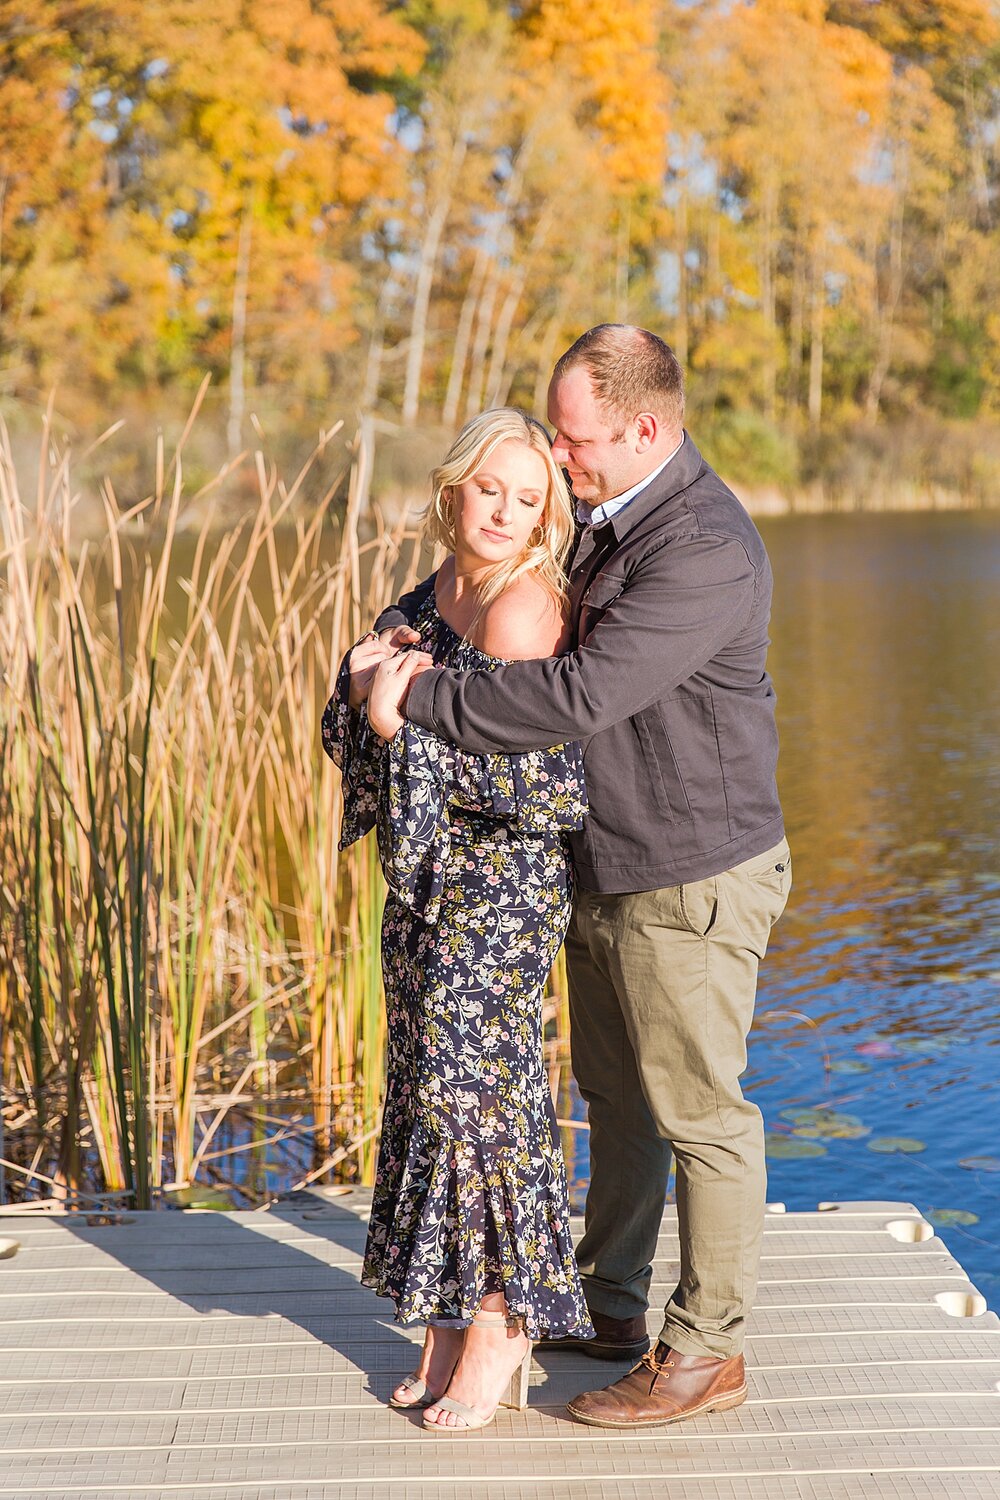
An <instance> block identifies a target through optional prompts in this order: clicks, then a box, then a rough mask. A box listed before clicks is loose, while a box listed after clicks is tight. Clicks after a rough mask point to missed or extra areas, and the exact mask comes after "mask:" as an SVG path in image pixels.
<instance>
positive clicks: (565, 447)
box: [552, 432, 570, 468]
mask: <svg viewBox="0 0 1000 1500" xmlns="http://www.w3.org/2000/svg"><path fill="white" fill-rule="evenodd" d="M569 448H570V445H569V443H568V442H567V441H566V439H565V438H564V437H563V435H562V433H561V432H557V433H556V435H555V437H554V438H553V439H552V457H553V458H554V459H555V461H556V463H557V464H559V466H560V468H561V467H563V466H564V465H565V464H568V463H569Z"/></svg>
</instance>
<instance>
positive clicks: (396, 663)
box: [368, 651, 434, 740]
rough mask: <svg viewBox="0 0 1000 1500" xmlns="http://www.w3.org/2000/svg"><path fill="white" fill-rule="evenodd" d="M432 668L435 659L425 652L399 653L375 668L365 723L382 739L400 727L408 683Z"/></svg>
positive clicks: (391, 734) (387, 738)
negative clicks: (366, 721)
mask: <svg viewBox="0 0 1000 1500" xmlns="http://www.w3.org/2000/svg"><path fill="white" fill-rule="evenodd" d="M433 667H434V660H433V658H432V657H430V656H428V654H427V652H426V651H403V652H399V653H397V654H396V655H395V656H387V657H386V658H385V659H384V660H383V661H382V662H380V663H379V665H378V666H377V667H376V669H375V674H374V678H373V680H372V684H371V688H370V689H369V692H368V722H369V724H370V725H371V726H372V728H373V729H374V731H375V733H376V734H378V735H381V737H382V739H384V740H391V739H392V738H393V736H394V735H396V734H397V733H398V731H399V730H400V729H401V728H402V727H403V712H402V709H403V704H404V702H405V701H406V694H407V692H408V691H409V687H410V683H411V682H412V681H413V679H414V677H419V676H420V673H421V672H428V671H432V670H433Z"/></svg>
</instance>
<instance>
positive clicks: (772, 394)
mask: <svg viewBox="0 0 1000 1500" xmlns="http://www.w3.org/2000/svg"><path fill="white" fill-rule="evenodd" d="M777 198H778V190H777V186H776V184H775V181H774V178H773V177H771V176H769V177H768V179H767V181H766V182H765V184H764V201H763V205H762V211H761V246H760V301H761V307H762V309H763V312H764V324H765V327H766V328H767V333H768V347H767V353H766V354H765V356H764V371H763V375H764V391H763V395H764V410H765V412H766V413H767V416H768V417H769V418H770V420H771V421H772V422H773V421H774V418H775V403H776V395H777V385H778V370H777V364H776V361H775V343H776V323H777V316H776V305H777V291H776V285H775V282H776V277H775V261H776V257H775V249H774V242H775V228H774V225H775V219H776V217H777Z"/></svg>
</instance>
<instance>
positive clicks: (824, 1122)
mask: <svg viewBox="0 0 1000 1500" xmlns="http://www.w3.org/2000/svg"><path fill="white" fill-rule="evenodd" d="M781 1118H782V1119H783V1120H789V1121H791V1123H792V1125H793V1126H794V1127H795V1128H794V1130H793V1132H792V1134H793V1135H798V1136H804V1137H805V1138H806V1139H807V1140H816V1139H818V1138H819V1137H822V1136H826V1137H828V1138H829V1139H830V1140H839V1141H856V1140H858V1139H860V1137H861V1136H865V1135H871V1130H870V1129H869V1127H868V1126H867V1125H865V1124H864V1122H863V1121H862V1120H859V1119H858V1117H857V1115H844V1114H840V1113H839V1111H837V1110H835V1109H783V1110H782V1111H781Z"/></svg>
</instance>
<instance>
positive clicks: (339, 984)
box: [0, 393, 418, 1208]
mask: <svg viewBox="0 0 1000 1500" xmlns="http://www.w3.org/2000/svg"><path fill="white" fill-rule="evenodd" d="M202 394H203V393H202ZM198 404H199V403H198V402H196V403H195V408H194V410H193V411H192V414H191V418H190V420H189V422H188V425H187V427H186V429H185V432H184V434H183V435H182V437H181V439H180V442H179V443H178V446H177V449H176V451H175V452H174V453H173V454H172V455H170V456H169V457H168V456H167V454H166V453H165V452H164V450H163V445H162V442H161V443H160V444H159V445H158V448H157V453H156V459H155V476H156V477H155V484H154V486H153V489H152V492H151V493H150V494H149V495H148V496H147V497H146V498H144V499H143V500H141V501H140V502H139V503H137V504H133V505H130V506H128V507H123V506H122V505H121V504H120V503H119V501H118V498H117V496H116V494H115V492H114V488H113V486H112V485H111V483H110V482H107V481H106V482H105V483H104V484H103V485H102V488H101V502H102V509H103V518H104V520H103V529H102V531H101V534H100V536H99V538H98V539H96V540H94V539H93V538H91V539H90V540H89V541H88V542H86V543H85V544H84V545H83V546H82V548H80V547H77V548H76V550H74V545H73V528H72V525H71V522H72V518H73V513H74V507H75V505H76V503H77V494H76V489H75V482H74V467H73V462H72V460H71V456H70V454H69V453H68V452H66V451H62V450H60V449H59V448H58V447H57V445H56V443H55V441H54V439H53V436H52V430H51V425H50V424H49V423H46V425H45V430H44V431H43V434H42V441H41V451H40V455H39V463H38V478H37V482H36V483H35V484H33V486H32V492H31V494H26V493H25V492H24V489H23V488H22V485H21V483H20V481H19V476H18V472H17V469H16V467H15V463H14V459H13V455H12V451H11V444H10V441H9V437H8V434H7V432H6V430H4V429H2V428H0V524H2V553H0V672H2V676H0V1025H2V1048H0V1068H2V1081H3V1093H4V1099H3V1116H4V1125H5V1139H6V1149H5V1150H3V1149H0V1156H2V1157H3V1161H4V1171H5V1173H6V1180H7V1186H8V1193H9V1195H10V1196H13V1197H24V1196H31V1195H33V1194H42V1195H53V1196H59V1197H63V1198H66V1199H76V1200H79V1201H85V1200H86V1199H87V1197H88V1195H95V1196H98V1197H102V1196H107V1195H114V1194H118V1195H119V1196H121V1197H122V1198H123V1199H125V1200H126V1201H128V1202H129V1203H131V1204H132V1205H133V1206H135V1207H140V1208H141V1207H147V1206H150V1205H151V1203H152V1202H153V1201H154V1199H155V1198H156V1196H157V1195H158V1193H160V1192H162V1191H163V1190H164V1189H167V1188H170V1187H177V1186H181V1187H183V1186H187V1185H190V1184H192V1183H193V1182H195V1181H196V1180H197V1179H198V1178H199V1176H200V1177H201V1178H202V1179H206V1178H207V1179H208V1180H214V1181H216V1182H223V1183H225V1182H226V1181H227V1178H226V1176H225V1170H224V1168H222V1167H220V1166H218V1162H219V1161H220V1160H221V1159H222V1158H223V1157H224V1155H225V1154H226V1153H223V1152H220V1151H218V1150H217V1147H218V1144H219V1140H220V1139H221V1135H220V1132H223V1133H224V1129H223V1127H224V1126H225V1125H226V1123H227V1121H230V1117H231V1114H232V1112H233V1111H234V1110H239V1109H241V1108H243V1107H245V1106H247V1105H248V1104H249V1103H250V1102H252V1101H253V1100H254V1099H256V1098H259V1097H266V1096H267V1093H268V1088H269V1085H273V1081H274V1077H275V1072H276V1061H275V1059H276V1058H283V1059H285V1060H286V1061H287V1060H288V1059H291V1060H292V1062H293V1064H294V1066H295V1068H296V1069H297V1071H298V1074H299V1076H300V1077H301V1080H302V1082H303V1085H304V1088H303V1092H304V1094H305V1095H307V1097H306V1100H305V1104H304V1106H303V1109H302V1110H301V1112H300V1114H301V1121H302V1122H303V1123H302V1129H304V1130H305V1131H307V1132H308V1133H310V1134H311V1136H312V1140H313V1149H312V1153H311V1158H310V1160H311V1169H310V1171H309V1172H308V1173H306V1174H305V1176H304V1178H303V1180H305V1178H314V1179H322V1178H323V1177H324V1176H326V1175H327V1174H328V1173H329V1172H330V1171H331V1170H332V1169H333V1168H335V1167H336V1166H337V1164H338V1162H339V1161H341V1160H343V1158H344V1157H345V1155H346V1154H348V1153H352V1154H353V1157H354V1159H355V1160H356V1161H357V1162H359V1164H360V1170H361V1172H362V1174H363V1175H368V1174H369V1172H370V1169H371V1163H372V1159H373V1151H374V1145H375V1134H376V1131H377V1124H378V1111H379V1106H380V1101H381V1085H382V1055H383V1046H384V1020H383V1007H382V1000H381V986H380V974H379V960H378V927H379V922H380V916H381V904H382V894H381V891H382V887H381V879H380V876H379V872H378V867H377V860H376V858H375V856H374V853H373V850H372V848H371V847H370V842H366V843H365V844H364V845H362V846H361V847H360V849H355V850H352V851H349V854H348V855H347V856H342V855H339V854H338V851H337V834H338V828H339V822H340V814H341V802H340V796H341V793H340V777H339V773H338V772H337V771H336V770H335V769H334V767H333V766H332V765H331V763H330V762H329V761H328V759H327V758H326V756H324V755H323V754H322V751H321V748H320V738H319V717H320V714H321V712H322V709H323V705H324V703H325V702H326V699H327V697H328V696H329V694H330V692H331V691H332V687H333V683H334V679H335V674H336V669H337V665H338V663H339V661H340V658H341V656H342V654H343V652H344V651H345V650H346V648H347V647H348V645H349V644H350V642H351V641H352V640H354V639H356V638H357V636H358V635H359V634H360V633H361V629H362V621H365V622H368V621H370V619H371V618H373V616H374V614H375V613H377V611H378V610H379V609H380V608H381V607H382V606H383V605H384V603H385V602H387V601H388V599H389V598H390V596H391V595H392V593H393V592H394V590H395V589H396V588H398V587H399V586H400V584H401V583H402V584H404V585H406V586H408V583H409V582H410V581H412V578H413V576H414V575H415V569H416V566H417V559H418V553H417V540H416V537H415V536H414V535H413V534H412V533H410V532H408V531H406V530H405V529H404V527H402V526H399V527H397V528H395V529H394V530H389V529H386V528H385V527H384V526H381V525H379V527H378V529H377V532H376V535H375V538H374V540H372V541H369V542H367V543H363V542H362V541H361V540H360V536H359V521H360V519H361V516H362V513H363V512H366V511H367V508H368V507H367V489H368V480H367V476H368V472H369V466H370V458H371V455H370V453H369V452H368V451H367V450H366V448H365V447H364V445H363V444H362V443H360V442H356V443H355V445H354V448H353V452H352V453H351V454H349V455H346V456H345V462H344V468H343V470H342V472H341V474H340V475H339V476H337V478H336V479H335V480H334V482H332V483H330V484H328V485H327V486H326V488H325V490H323V492H321V493H317V492H316V489H317V486H316V482H315V475H316V472H317V469H318V465H317V460H318V459H319V458H320V457H321V456H323V455H324V454H325V456H326V457H327V458H328V457H329V452H330V450H331V445H332V444H334V443H335V441H338V438H337V434H336V433H335V432H330V433H327V434H325V435H324V436H323V437H322V438H321V440H320V443H319V445H318V446H317V449H316V451H315V452H314V453H313V455H312V456H311V458H310V459H309V461H308V462H307V463H306V464H305V465H304V466H303V468H302V470H301V471H300V472H299V473H298V474H297V475H295V476H294V478H293V479H292V480H291V481H290V482H288V483H286V482H285V481H284V480H283V479H282V477H281V476H280V475H279V474H278V473H277V472H276V470H275V468H274V466H273V465H272V464H271V463H270V462H269V460H268V458H267V456H266V453H265V451H264V450H263V448H262V449H261V450H260V451H257V452H256V453H253V454H252V455H245V456H244V458H243V459H242V460H241V461H240V462H241V463H242V465H243V468H244V469H247V468H248V467H249V466H252V469H253V473H254V475H255V478H256V489H255V497H254V501H253V504H252V505H250V506H248V507H247V510H246V513H245V514H244V515H243V516H242V518H241V519H240V520H239V521H238V522H237V524H235V525H229V526H227V527H226V528H225V529H219V527H218V526H217V525H216V522H215V518H214V516H213V512H212V503H213V497H214V496H217V495H218V493H219V491H220V488H221V487H222V485H223V481H230V482H231V481H232V477H233V476H232V471H233V467H234V466H233V465H229V466H227V468H226V469H225V470H223V471H222V472H221V473H220V474H219V475H217V476H216V478H215V479H214V480H213V481H212V482H211V483H210V484H208V485H206V486H203V487H202V489H201V490H200V491H199V492H198V493H197V494H195V495H193V496H189V495H188V494H187V493H186V490H185V481H184V446H185V443H186V441H187V438H188V435H189V433H190V430H191V424H192V422H193V421H194V419H195V416H196V413H197V407H198ZM112 430H113V429H112ZM105 436H107V434H106V435H105ZM339 441H340V442H341V443H342V439H339ZM87 456H88V455H81V457H87ZM348 471H349V472H348ZM344 479H347V482H348V483H347V489H348V498H347V504H346V510H345V512H344V513H343V514H342V515H340V516H337V515H336V514H335V513H334V499H335V496H336V495H337V493H338V491H342V488H343V485H342V481H343V480H344ZM192 507H196V508H197V510H198V512H199V513H200V514H201V515H202V521H201V523H200V526H199V528H198V530H197V532H196V534H195V536H194V539H193V553H192V551H191V539H190V537H189V536H187V535H185V555H186V557H187V561H186V563H185V565H184V567H183V568H182V567H181V564H180V561H179V556H178V553H179V538H180V537H181V536H182V535H184V533H183V530H182V526H183V522H184V517H185V513H186V512H189V511H190V510H191V508H192ZM331 537H332V538H333V539H332V541H331ZM189 554H190V555H189ZM331 558H332V559H333V560H332V561H331V560H330V559H331ZM192 559H193V560H192ZM179 583H180V588H179V587H178V585H179ZM178 601H180V602H178ZM286 1071H287V1069H286ZM264 1118H265V1116H264V1115H262V1114H260V1115H257V1116H255V1128H254V1130H253V1131H252V1132H251V1135H252V1138H253V1140H254V1142H255V1143H256V1144H257V1145H259V1144H260V1141H261V1139H262V1134H261V1129H262V1127H261V1121H262V1120H263V1119H264ZM272 1123H278V1124H280V1121H278V1122H274V1121H272ZM279 1133H280V1132H279ZM15 1147H16V1149H15ZM15 1158H16V1159H15ZM213 1163H215V1164H216V1165H214V1166H213Z"/></svg>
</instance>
